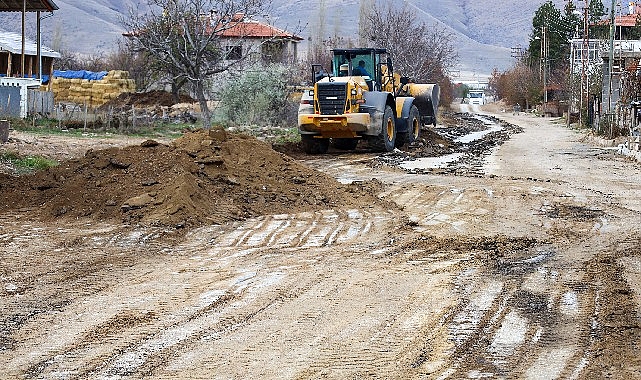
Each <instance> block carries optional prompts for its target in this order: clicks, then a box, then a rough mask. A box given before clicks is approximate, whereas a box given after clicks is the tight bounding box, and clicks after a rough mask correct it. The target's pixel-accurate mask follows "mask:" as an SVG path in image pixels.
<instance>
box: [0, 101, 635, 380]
mask: <svg viewBox="0 0 641 380" xmlns="http://www.w3.org/2000/svg"><path fill="white" fill-rule="evenodd" d="M462 111H464V112H463V113H458V114H453V115H451V117H449V118H448V119H447V123H446V124H439V125H438V126H437V128H433V129H427V130H425V131H424V139H422V140H420V141H418V142H417V143H415V144H413V145H412V146H409V147H404V148H403V149H401V150H400V151H398V152H393V153H391V154H386V155H379V154H376V153H373V152H369V151H367V150H365V149H364V148H363V149H359V150H357V151H356V152H340V151H330V152H329V154H327V155H322V156H305V155H303V154H301V153H300V151H299V150H298V149H297V147H296V146H293V145H279V146H277V147H276V149H277V151H275V150H273V149H272V148H271V146H270V145H268V144H266V143H264V142H261V141H259V140H256V139H254V138H249V137H242V136H238V135H235V134H228V133H224V132H222V131H213V132H203V131H195V132H192V133H189V134H186V135H185V136H184V137H182V138H181V139H179V140H176V141H150V140H136V139H113V140H110V141H96V140H95V139H86V140H83V139H80V140H77V139H64V138H48V137H34V136H30V135H22V134H18V135H14V137H13V139H12V140H11V141H10V144H9V145H6V146H0V149H9V148H10V149H16V150H19V151H22V152H26V151H29V150H35V151H38V152H40V154H47V155H50V156H52V157H57V158H68V160H66V161H64V162H63V163H62V164H61V165H60V166H59V167H56V168H54V169H52V170H49V171H48V172H44V173H39V174H36V175H34V176H29V177H20V178H16V177H15V176H12V175H10V174H9V173H10V172H11V170H10V168H5V170H4V172H5V174H4V175H2V176H1V177H0V204H1V205H2V212H1V213H0V228H1V230H0V310H2V313H1V314H0V319H2V324H0V367H1V368H3V371H2V377H3V378H15V379H18V378H20V379H22V378H47V379H76V378H78V379H79V378H101V379H102V378H104V379H124V378H154V379H156V378H172V379H173V378H194V379H195V378H202V379H211V378H279V379H280V378H296V379H298V378H337V379H338V378H341V379H342V378H363V377H369V378H389V379H407V378H434V379H447V378H451V379H460V378H470V379H481V378H496V379H508V378H509V379H511V378H525V379H556V378H564V379H597V378H612V379H632V378H641V359H640V358H641V356H640V355H639V352H640V351H639V344H640V342H641V329H640V325H639V322H640V319H639V316H640V314H639V313H640V311H641V308H640V306H639V305H641V296H640V294H641V249H640V247H641V241H640V239H639V237H638V236H637V235H638V233H637V230H638V229H637V228H636V225H638V224H639V223H640V222H641V202H640V201H639V199H640V195H641V179H640V178H641V177H640V176H639V172H640V169H639V164H638V163H637V162H634V161H632V160H630V159H628V158H626V157H624V156H619V155H617V154H616V153H615V152H614V151H613V150H612V149H608V148H603V147H601V146H600V145H595V144H591V143H588V142H586V140H585V134H584V133H583V132H580V131H574V130H569V129H566V128H565V127H564V126H563V125H561V124H558V123H557V122H556V121H555V120H552V119H545V118H537V117H533V116H531V115H527V114H520V115H512V114H510V113H504V112H500V110H498V109H492V108H490V107H488V108H486V109H484V110H483V112H482V113H484V114H485V115H484V116H481V117H479V116H478V114H479V110H478V109H464V110H462ZM470 136H474V137H473V138H470ZM66 147H69V149H67V148H66ZM103 148H106V149H103ZM283 152H284V153H287V154H284V153H283ZM435 158H437V159H439V160H441V161H440V162H438V163H437V164H434V162H433V161H432V160H433V159H435Z"/></svg>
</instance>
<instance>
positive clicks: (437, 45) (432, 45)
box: [360, 2, 459, 81]
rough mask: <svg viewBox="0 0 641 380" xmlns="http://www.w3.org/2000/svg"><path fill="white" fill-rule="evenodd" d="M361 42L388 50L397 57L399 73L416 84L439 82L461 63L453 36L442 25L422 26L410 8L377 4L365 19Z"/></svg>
mask: <svg viewBox="0 0 641 380" xmlns="http://www.w3.org/2000/svg"><path fill="white" fill-rule="evenodd" d="M363 20H364V22H365V25H361V26H360V33H361V34H362V35H361V36H360V37H361V41H363V42H367V43H368V45H370V46H373V47H381V48H386V49H387V50H388V51H389V52H390V53H391V54H392V56H393V57H394V64H395V65H396V67H395V69H397V71H400V72H401V73H402V74H403V75H406V76H409V77H411V78H412V79H414V80H416V81H438V80H440V79H444V76H447V75H449V72H450V70H451V69H452V68H454V66H456V64H457V63H458V58H459V57H458V52H457V51H456V49H455V47H454V41H453V35H452V34H451V33H449V32H448V31H447V30H446V29H445V28H444V27H441V26H439V25H438V24H435V25H431V26H428V25H427V24H425V23H422V22H419V21H418V20H417V18H416V12H414V11H413V10H411V9H410V8H408V6H407V5H405V6H403V7H398V6H395V5H394V4H392V3H391V2H389V3H387V5H386V6H380V5H378V4H375V5H374V6H373V7H372V8H371V9H370V11H369V13H368V14H367V16H366V17H361V23H362V22H363Z"/></svg>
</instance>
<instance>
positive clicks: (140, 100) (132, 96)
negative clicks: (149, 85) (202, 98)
mask: <svg viewBox="0 0 641 380" xmlns="http://www.w3.org/2000/svg"><path fill="white" fill-rule="evenodd" d="M195 102H196V101H195V100H194V99H193V98H192V97H191V96H189V95H185V94H181V95H179V99H178V101H177V102H176V101H174V98H173V96H172V95H171V93H169V92H167V91H159V90H154V91H149V92H142V93H135V92H124V93H122V94H120V95H119V96H118V97H116V98H114V99H112V100H110V101H109V102H107V103H105V104H103V105H102V106H100V108H99V109H107V108H109V107H116V108H119V107H128V108H131V107H137V108H147V107H171V106H173V105H174V104H177V103H195Z"/></svg>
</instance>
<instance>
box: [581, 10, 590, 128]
mask: <svg viewBox="0 0 641 380" xmlns="http://www.w3.org/2000/svg"><path fill="white" fill-rule="evenodd" d="M588 7H589V0H585V6H584V8H583V48H582V49H581V100H580V103H579V104H580V105H579V120H580V121H581V123H580V124H584V123H585V124H587V121H588V119H587V112H586V118H585V120H584V119H583V110H584V106H585V107H586V108H587V107H588V99H587V98H588V94H589V89H588V85H587V75H586V65H587V60H588V58H589V56H590V54H589V51H588V49H589V48H590V45H589V43H588V27H589V21H588Z"/></svg>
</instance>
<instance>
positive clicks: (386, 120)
mask: <svg viewBox="0 0 641 380" xmlns="http://www.w3.org/2000/svg"><path fill="white" fill-rule="evenodd" d="M370 146H371V147H372V149H374V150H378V151H383V152H391V151H393V150H394V147H395V146H396V121H395V120H394V111H392V107H390V106H385V112H384V113H383V125H382V127H381V134H380V135H378V136H375V137H372V139H370Z"/></svg>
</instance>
